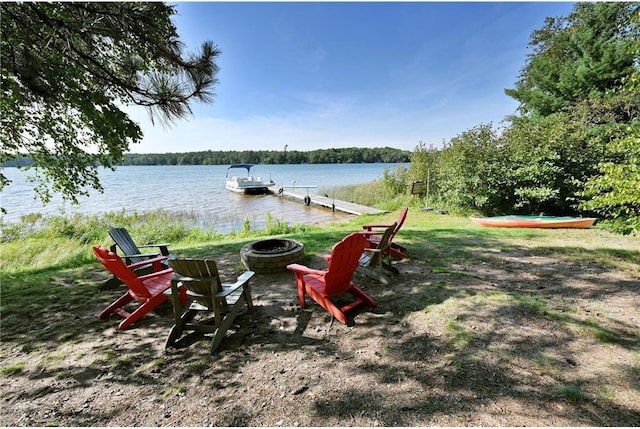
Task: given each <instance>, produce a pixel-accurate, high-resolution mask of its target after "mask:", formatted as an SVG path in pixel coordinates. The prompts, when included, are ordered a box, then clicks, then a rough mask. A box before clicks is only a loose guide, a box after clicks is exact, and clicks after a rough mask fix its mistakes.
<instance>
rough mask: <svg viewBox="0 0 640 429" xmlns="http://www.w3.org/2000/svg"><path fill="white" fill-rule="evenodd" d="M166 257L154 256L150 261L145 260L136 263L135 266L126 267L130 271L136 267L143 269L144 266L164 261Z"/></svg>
mask: <svg viewBox="0 0 640 429" xmlns="http://www.w3.org/2000/svg"><path fill="white" fill-rule="evenodd" d="M156 255H157V254H156ZM166 259H167V257H166V256H156V257H155V258H152V259H145V260H144V261H140V262H136V263H135V264H131V265H127V268H129V269H130V270H135V269H136V268H138V267H144V266H145V265H149V264H153V263H154V262H162V261H164V260H166Z"/></svg>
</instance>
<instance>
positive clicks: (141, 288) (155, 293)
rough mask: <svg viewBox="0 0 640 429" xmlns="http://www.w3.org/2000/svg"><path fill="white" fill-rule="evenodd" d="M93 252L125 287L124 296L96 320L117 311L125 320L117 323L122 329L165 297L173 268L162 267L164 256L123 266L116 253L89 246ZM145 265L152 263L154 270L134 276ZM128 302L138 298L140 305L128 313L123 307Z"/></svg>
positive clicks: (169, 285)
mask: <svg viewBox="0 0 640 429" xmlns="http://www.w3.org/2000/svg"><path fill="white" fill-rule="evenodd" d="M93 253H95V255H96V257H97V258H98V260H99V261H100V263H101V264H102V265H103V266H104V267H105V268H106V269H107V271H109V272H110V273H111V274H113V275H114V276H115V277H116V278H118V279H119V280H120V281H122V283H124V284H125V286H127V289H128V290H127V292H126V293H125V294H124V295H122V296H121V297H120V298H118V299H117V300H116V301H115V302H113V303H112V304H111V305H109V306H108V307H107V308H105V309H104V310H103V311H102V313H100V314H99V315H98V317H99V318H100V319H104V318H105V317H107V316H109V315H110V314H111V313H116V314H119V315H120V316H122V317H124V318H125V319H124V320H123V321H122V322H120V324H119V325H118V329H126V328H127V327H129V326H130V325H132V324H133V323H135V322H137V321H138V320H140V319H141V318H142V317H143V316H144V315H145V314H147V313H148V312H150V311H151V310H153V309H154V308H156V307H157V306H158V305H160V304H162V303H163V302H165V301H166V300H167V298H168V295H167V294H166V293H165V292H166V291H167V290H168V289H169V288H170V287H171V279H172V278H173V270H172V269H171V268H165V269H162V266H163V265H162V262H163V261H164V260H165V259H166V258H165V257H158V258H155V259H147V260H143V261H141V262H138V263H135V264H132V265H129V266H127V265H125V263H124V261H123V260H122V258H120V256H118V255H116V254H115V253H113V252H111V251H109V249H107V248H106V247H102V246H93ZM145 264H146V265H152V266H154V272H152V273H150V274H145V275H141V276H138V275H137V274H136V273H135V272H134V270H135V269H136V268H138V267H139V266H141V265H145ZM176 293H178V291H176ZM185 298H186V295H184V294H183V296H182V299H183V300H184V299H185ZM132 301H138V302H140V303H141V305H140V306H139V307H138V308H137V309H136V310H135V311H134V312H133V313H129V312H128V311H126V310H125V309H124V308H123V307H124V306H125V305H126V304H128V303H130V302H132Z"/></svg>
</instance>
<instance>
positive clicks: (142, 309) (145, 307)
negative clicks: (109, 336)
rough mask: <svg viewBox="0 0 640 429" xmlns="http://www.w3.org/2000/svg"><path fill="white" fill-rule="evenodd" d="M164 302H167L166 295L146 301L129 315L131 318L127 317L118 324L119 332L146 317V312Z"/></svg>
mask: <svg viewBox="0 0 640 429" xmlns="http://www.w3.org/2000/svg"><path fill="white" fill-rule="evenodd" d="M166 300H167V295H165V294H162V293H161V294H159V295H156V296H154V297H153V298H151V299H149V300H147V301H146V302H145V303H144V304H142V305H141V306H139V307H138V308H136V310H135V311H134V312H133V313H131V316H129V317H127V318H126V319H124V320H123V321H122V322H120V324H119V325H118V329H120V330H123V329H127V328H128V327H129V326H131V325H132V324H134V323H135V322H137V321H138V320H140V319H142V317H144V315H146V314H147V313H148V312H150V311H151V310H153V309H154V308H156V307H157V306H158V305H160V304H162V303H163V302H165V301H166Z"/></svg>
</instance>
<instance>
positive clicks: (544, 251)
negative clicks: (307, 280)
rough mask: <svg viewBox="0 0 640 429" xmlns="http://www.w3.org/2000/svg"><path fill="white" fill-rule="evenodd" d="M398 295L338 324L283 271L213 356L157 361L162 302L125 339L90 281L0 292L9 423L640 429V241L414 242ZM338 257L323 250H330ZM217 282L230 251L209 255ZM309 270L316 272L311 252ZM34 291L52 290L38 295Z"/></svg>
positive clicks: (477, 232) (416, 233) (441, 235)
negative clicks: (301, 302) (103, 313)
mask: <svg viewBox="0 0 640 429" xmlns="http://www.w3.org/2000/svg"><path fill="white" fill-rule="evenodd" d="M398 240H399V241H402V242H403V243H404V244H406V245H407V246H408V248H409V254H410V259H407V260H404V261H401V262H397V263H395V266H396V267H397V268H398V269H399V270H400V273H401V274H400V275H399V276H396V277H395V279H394V281H393V283H392V284H391V285H390V286H383V285H381V284H378V283H376V282H375V281H374V280H372V279H369V278H368V277H363V276H361V275H359V274H358V275H356V277H355V279H356V283H358V284H359V285H360V286H361V287H362V288H363V289H364V290H366V291H367V292H368V293H369V294H370V295H371V296H372V297H373V298H374V299H375V300H376V301H377V302H378V306H377V307H376V308H375V309H372V310H369V309H365V310H363V311H360V312H359V313H358V314H356V315H355V316H354V321H355V324H354V325H353V326H344V325H342V324H340V323H338V322H336V321H332V320H331V317H330V316H329V315H328V314H327V313H326V312H325V311H323V310H322V309H321V308H320V307H319V306H318V305H316V304H315V303H313V302H312V301H311V300H309V299H308V300H307V303H308V306H307V308H306V309H304V310H302V309H300V307H299V306H298V304H297V296H296V291H295V282H294V277H293V274H291V273H289V272H284V273H281V274H272V275H257V276H256V277H254V280H253V281H252V290H253V298H254V303H255V307H254V309H253V311H251V312H245V313H243V314H242V315H241V316H239V317H238V318H237V319H236V321H237V324H236V326H234V328H233V329H232V331H231V332H230V333H229V335H228V337H227V338H226V339H225V341H224V342H223V344H222V346H221V348H220V349H219V351H218V352H217V353H216V354H215V355H213V356H212V355H209V354H208V351H209V342H208V341H206V340H204V339H202V340H200V341H197V342H195V343H194V344H191V345H189V346H188V347H186V348H182V349H169V350H166V351H165V349H164V343H165V340H166V337H167V334H168V332H169V329H170V327H171V325H172V313H171V311H172V310H171V307H170V306H169V305H168V304H167V305H164V306H162V307H161V308H160V309H159V310H158V311H157V312H155V313H153V314H151V315H148V316H147V317H145V318H144V319H143V320H142V321H141V322H139V323H138V324H137V325H135V326H134V328H132V329H129V330H126V331H117V330H116V329H115V328H116V326H117V323H118V321H119V319H118V317H117V316H113V317H111V318H109V319H107V320H98V319H97V318H96V314H97V313H99V312H100V310H101V309H103V308H104V307H105V306H106V305H108V304H109V303H110V302H111V301H113V300H115V298H117V297H118V296H119V294H120V293H121V290H119V289H110V290H100V289H99V287H98V285H99V284H100V283H101V282H102V281H104V280H106V279H107V278H108V276H107V273H106V272H105V271H104V270H103V268H102V267H101V266H99V265H98V264H97V263H96V265H94V266H92V267H91V268H82V269H72V270H57V271H56V270H51V271H45V272H42V273H38V274H37V276H36V277H37V278H39V279H40V280H39V281H37V282H36V281H35V280H34V283H32V282H30V280H29V278H27V277H20V276H11V277H8V278H5V279H3V282H2V283H3V284H2V306H3V313H2V333H1V334H2V344H1V345H0V357H1V359H2V363H1V364H0V365H1V367H0V394H1V397H0V400H1V401H2V406H1V407H0V419H1V420H2V422H3V424H4V425H7V426H49V425H55V426H60V425H62V426H135V425H142V426H202V425H215V426H280V425H281V426H432V425H435V426H524V425H527V426H637V425H639V424H640V311H639V309H640V239H638V238H632V237H619V236H614V235H611V234H608V233H605V232H603V231H599V230H596V229H592V230H556V231H547V232H544V233H534V232H532V233H531V235H530V236H526V235H518V236H509V235H507V236H500V235H499V234H493V235H492V234H486V233H484V232H483V230H481V229H474V228H467V229H460V230H452V229H432V230H429V231H422V230H418V229H411V225H410V224H409V225H408V226H407V227H406V228H405V229H403V230H402V231H401V234H399V237H398ZM332 244H333V243H327V249H329V248H330V247H331V245H332ZM202 254H213V255H215V256H214V257H215V259H216V260H217V261H218V264H219V268H220V271H221V273H223V277H225V280H228V281H232V280H234V276H236V275H238V274H239V273H240V272H241V271H242V267H241V265H240V258H239V254H238V253H237V252H226V253H220V252H219V251H217V250H216V247H215V246H213V245H212V246H210V247H206V248H194V249H189V250H187V251H185V252H182V254H181V256H197V255H202ZM306 263H307V264H308V265H310V266H313V267H316V268H323V267H324V266H325V265H324V261H323V260H322V258H321V257H320V256H319V255H314V256H311V257H309V258H307V261H306ZM43 279H44V280H43Z"/></svg>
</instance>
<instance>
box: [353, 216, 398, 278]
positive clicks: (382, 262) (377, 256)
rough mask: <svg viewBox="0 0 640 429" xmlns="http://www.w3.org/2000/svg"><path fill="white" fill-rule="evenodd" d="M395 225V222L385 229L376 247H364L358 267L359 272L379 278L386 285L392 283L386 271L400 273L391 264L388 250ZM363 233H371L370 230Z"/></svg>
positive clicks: (366, 234)
mask: <svg viewBox="0 0 640 429" xmlns="http://www.w3.org/2000/svg"><path fill="white" fill-rule="evenodd" d="M395 227H396V224H395V223H393V224H392V225H389V227H388V228H387V229H385V230H384V232H383V233H382V235H380V241H378V242H377V243H376V246H375V248H365V249H364V251H363V252H362V256H360V260H359V264H360V266H359V267H358V268H357V270H358V272H360V273H362V274H365V275H367V276H369V277H371V278H373V279H375V280H378V281H379V282H380V283H382V284H385V285H388V284H389V283H390V279H389V277H388V276H387V275H386V274H385V272H384V271H388V272H391V273H393V274H399V271H398V269H397V268H395V267H394V266H392V265H391V254H390V253H389V252H387V249H388V248H389V246H390V245H391V243H390V242H389V241H390V240H391V236H392V235H393V231H394V230H395ZM361 234H363V235H365V236H368V235H369V233H368V232H362V233H361ZM375 234H377V233H375ZM370 243H371V242H370Z"/></svg>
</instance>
